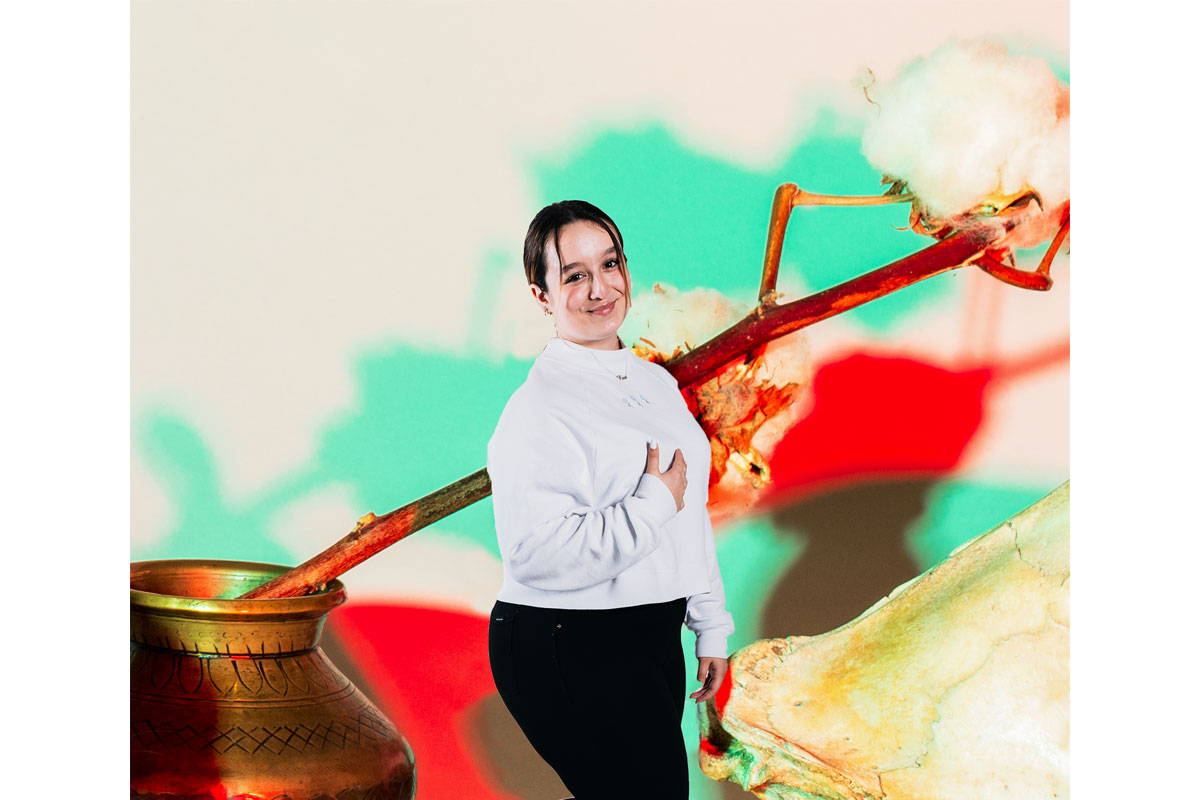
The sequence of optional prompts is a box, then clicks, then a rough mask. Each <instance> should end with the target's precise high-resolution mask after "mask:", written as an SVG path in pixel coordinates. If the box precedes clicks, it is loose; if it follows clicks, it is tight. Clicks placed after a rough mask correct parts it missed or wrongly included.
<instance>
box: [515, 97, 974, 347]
mask: <svg viewBox="0 0 1200 800" xmlns="http://www.w3.org/2000/svg"><path fill="white" fill-rule="evenodd" d="M844 128H845V124H844V123H842V122H841V121H840V120H838V119H837V118H836V117H835V116H834V115H833V114H832V113H831V112H829V111H825V112H822V113H821V114H820V115H819V117H818V119H817V121H816V123H815V126H814V128H813V131H814V132H812V133H810V134H809V135H807V136H806V137H805V138H804V139H803V140H802V141H800V142H798V143H797V144H796V146H795V148H794V149H793V150H792V152H791V153H790V154H789V155H788V156H787V157H786V158H785V159H784V160H783V161H782V162H781V163H779V164H777V165H772V166H770V167H768V168H766V169H763V170H752V169H747V168H743V167H740V166H737V165H734V164H732V163H729V162H727V161H723V160H721V159H718V158H713V157H710V156H706V155H704V154H702V153H699V152H696V151H694V150H690V149H688V148H687V147H686V146H684V145H683V144H682V143H680V141H679V140H678V139H677V138H676V137H675V136H674V135H673V134H671V133H670V132H669V131H668V130H667V129H666V128H665V127H663V126H662V125H660V124H649V125H645V126H642V127H640V128H636V129H633V130H624V131H606V132H602V133H600V134H598V135H596V136H595V138H594V139H592V140H591V141H589V142H580V143H578V144H577V145H576V146H574V147H572V148H571V156H570V158H569V159H568V160H566V161H547V160H543V161H535V162H534V163H533V164H532V166H531V169H532V171H533V172H534V175H535V178H536V181H537V183H538V185H539V187H540V192H541V197H542V201H543V202H544V203H551V202H554V201H557V200H564V199H572V198H581V199H586V200H589V201H590V202H593V203H595V204H596V205H597V206H599V207H600V208H603V209H604V210H605V211H606V212H607V213H608V214H609V215H610V216H612V218H613V219H615V220H616V221H617V224H618V225H620V227H621V233H622V235H623V237H624V239H625V242H626V245H627V248H626V250H627V255H628V257H629V264H630V273H631V275H632V277H633V279H634V282H635V291H637V290H638V288H639V287H640V288H642V289H646V288H649V285H651V284H653V283H654V282H656V281H661V282H665V283H670V284H673V285H675V286H677V287H680V288H681V289H686V288H689V287H693V286H707V287H711V288H713V289H717V290H718V291H720V292H723V293H725V294H727V295H729V296H731V297H733V298H735V299H740V300H743V301H745V302H753V301H754V299H755V296H756V294H757V291H758V283H759V279H760V277H761V275H762V260H763V249H764V247H765V245H766V235H767V224H768V222H769V219H770V213H771V201H772V199H773V198H774V195H775V189H776V188H777V187H778V186H779V185H780V184H781V183H787V182H791V183H796V184H798V185H799V186H800V187H801V188H803V189H806V190H808V191H812V192H818V193H825V194H864V195H870V194H878V193H879V192H880V191H881V187H880V182H879V181H880V175H879V173H878V172H876V171H875V170H874V169H873V168H872V167H871V166H870V164H868V163H867V161H866V159H865V158H863V156H862V154H861V152H860V141H859V134H858V133H857V132H855V133H852V134H849V133H837V132H830V131H839V130H842V129H844ZM907 215H908V206H907V205H896V206H875V207H863V208H830V207H823V208H798V209H796V210H795V212H793V214H792V219H791V223H790V226H789V228H788V233H787V238H786V239H785V240H784V249H783V254H782V258H781V261H780V275H781V277H784V276H799V278H800V279H801V281H802V282H803V283H804V284H805V285H806V286H807V287H809V290H810V291H817V290H821V289H825V288H828V287H830V286H833V285H835V284H837V283H841V282H842V281H846V280H849V279H850V278H853V277H855V276H857V275H860V274H862V273H864V272H868V271H870V270H872V269H875V268H876V267H880V266H883V265H884V264H887V263H890V262H891V261H894V260H896V259H898V258H901V257H903V256H906V255H909V254H910V253H913V252H915V251H917V250H919V249H922V248H924V247H928V246H929V245H930V244H932V243H933V242H932V240H931V239H929V238H927V237H922V236H917V235H916V234H914V233H912V232H911V231H897V230H895V228H897V227H903V226H905V225H907ZM949 278H950V276H938V277H935V278H932V279H930V280H927V281H924V282H922V283H920V284H917V285H915V286H912V287H908V288H906V289H904V290H902V291H901V292H899V293H897V294H895V295H892V296H890V297H887V298H883V299H880V300H877V301H874V302H872V303H870V304H868V305H867V306H864V307H862V308H859V309H855V310H853V311H850V312H847V313H846V314H845V315H843V318H844V319H846V320H851V321H853V322H856V323H858V324H860V325H863V326H865V327H867V328H870V329H872V330H877V331H886V330H889V329H891V328H893V327H894V326H895V325H896V324H897V323H899V322H901V321H902V320H903V319H905V318H906V317H908V316H909V315H911V314H913V313H915V312H917V311H919V310H920V309H922V308H925V307H927V306H929V305H930V304H934V303H938V302H943V301H945V300H947V299H949V298H952V297H953V296H955V293H956V285H955V283H954V282H953V281H952V280H949ZM784 299H785V300H786V299H796V298H786V297H785V298H784Z"/></svg>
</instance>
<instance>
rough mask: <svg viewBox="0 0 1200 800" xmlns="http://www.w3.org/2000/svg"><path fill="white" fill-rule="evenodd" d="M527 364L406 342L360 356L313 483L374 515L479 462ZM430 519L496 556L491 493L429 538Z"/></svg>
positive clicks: (325, 439)
mask: <svg viewBox="0 0 1200 800" xmlns="http://www.w3.org/2000/svg"><path fill="white" fill-rule="evenodd" d="M531 364H532V361H530V360H521V359H514V358H506V359H503V360H500V361H496V362H487V361H482V360H479V359H475V358H450V357H447V356H446V355H445V354H442V353H426V352H422V351H420V350H417V349H415V348H412V347H407V346H398V347H393V348H389V349H387V350H382V351H375V352H371V353H366V354H363V355H361V356H359V357H358V359H357V361H356V367H355V372H356V382H357V385H358V389H357V392H356V396H357V397H358V404H357V409H356V410H355V411H354V412H353V413H352V414H348V415H346V416H343V417H342V418H341V419H339V420H337V421H336V422H334V423H333V424H332V425H331V426H330V427H329V428H327V429H326V431H325V432H324V433H323V435H322V437H321V444H320V450H319V455H318V465H317V466H318V474H319V476H320V480H321V482H342V483H346V484H349V485H351V486H353V487H354V488H355V489H356V490H357V492H358V495H359V498H360V500H361V503H362V508H363V509H364V511H365V510H367V509H370V510H373V511H375V513H382V512H384V511H390V510H391V509H393V508H397V507H399V506H401V505H404V504H405V503H408V502H410V501H412V500H416V499H417V498H419V497H423V496H424V495H426V494H429V493H430V492H433V491H436V490H437V489H440V488H442V487H443V486H445V485H447V484H450V483H453V482H454V481H456V480H458V479H460V478H464V477H466V476H467V475H470V474H471V473H472V472H475V471H476V470H478V469H482V468H483V467H484V466H485V465H486V464H487V442H488V440H489V439H490V438H491V436H492V431H493V430H494V429H495V426H496V421H497V420H498V419H499V418H500V413H501V411H503V409H504V404H505V403H507V402H508V398H509V396H510V395H511V394H512V393H513V391H515V390H516V388H517V387H518V386H519V385H520V384H521V383H522V382H523V381H524V380H525V376H526V375H527V374H528V373H529V368H530V366H531ZM530 435H531V436H533V437H536V435H537V432H536V431H531V432H530ZM439 526H444V527H445V528H446V529H447V530H451V531H454V532H455V533H456V534H457V535H458V536H459V537H460V538H465V539H469V540H470V541H472V542H475V543H476V544H478V545H479V546H481V547H483V548H484V549H486V550H487V551H488V552H490V553H492V554H493V555H497V556H498V555H499V547H498V545H497V544H496V534H495V528H494V524H493V516H492V503H491V499H490V497H489V498H488V499H487V500H485V501H481V502H478V503H474V504H472V505H470V506H467V507H466V508H464V509H462V510H461V511H458V512H455V513H454V514H452V515H451V516H449V517H446V518H445V520H444V521H443V522H440V523H435V524H434V525H433V526H431V527H430V529H429V530H428V531H426V532H423V533H422V534H421V535H426V536H428V535H436V531H437V528H438V527H439Z"/></svg>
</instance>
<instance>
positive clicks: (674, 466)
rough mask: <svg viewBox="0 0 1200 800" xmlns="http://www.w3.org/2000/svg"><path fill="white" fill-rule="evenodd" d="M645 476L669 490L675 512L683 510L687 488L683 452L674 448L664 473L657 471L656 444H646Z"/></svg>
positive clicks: (685, 463) (685, 464)
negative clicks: (671, 458) (655, 480)
mask: <svg viewBox="0 0 1200 800" xmlns="http://www.w3.org/2000/svg"><path fill="white" fill-rule="evenodd" d="M645 474H646V475H653V476H654V477H656V478H658V479H660V480H661V481H662V482H663V483H665V484H666V485H667V488H668V489H670V490H671V496H673V497H674V498H675V510H676V511H682V510H683V490H684V489H686V488H687V462H686V461H684V460H683V451H682V450H680V449H679V448H678V447H677V448H675V458H674V459H673V460H672V461H671V468H670V469H668V470H667V471H666V472H659V471H658V442H654V443H649V442H647V443H646V472H645Z"/></svg>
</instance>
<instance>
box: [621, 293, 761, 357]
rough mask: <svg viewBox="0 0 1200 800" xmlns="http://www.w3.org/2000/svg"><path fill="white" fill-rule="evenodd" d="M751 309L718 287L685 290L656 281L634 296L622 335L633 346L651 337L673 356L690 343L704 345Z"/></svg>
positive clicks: (662, 349)
mask: <svg viewBox="0 0 1200 800" xmlns="http://www.w3.org/2000/svg"><path fill="white" fill-rule="evenodd" d="M749 312H750V306H749V305H747V304H746V303H741V302H738V301H736V300H731V299H729V298H728V297H726V296H725V295H723V294H721V293H720V292H718V291H717V290H715V289H706V288H697V289H690V290H688V291H686V292H681V291H679V290H678V289H676V288H675V287H674V286H671V285H669V284H663V283H656V284H654V288H653V289H652V290H651V291H649V292H641V293H640V294H637V295H635V296H634V298H633V308H631V309H630V310H629V317H628V319H627V320H626V321H625V324H624V325H622V326H621V338H622V339H623V340H624V341H625V343H626V344H628V345H629V346H631V347H632V346H633V345H635V344H642V343H643V342H641V341H640V340H641V339H646V340H649V341H650V342H653V343H654V349H655V350H658V351H659V352H660V353H663V354H664V355H666V356H670V355H671V354H672V353H674V352H675V348H676V347H679V348H680V349H682V350H684V351H686V350H687V349H688V346H689V345H690V346H691V347H697V346H698V345H701V344H703V343H704V342H706V341H708V340H709V339H711V338H712V337H714V336H716V335H717V334H718V333H720V332H721V331H723V330H725V329H726V328H728V327H729V326H730V325H733V324H734V323H735V322H737V321H738V320H739V319H741V318H742V317H744V316H745V315H746V314H748V313H749Z"/></svg>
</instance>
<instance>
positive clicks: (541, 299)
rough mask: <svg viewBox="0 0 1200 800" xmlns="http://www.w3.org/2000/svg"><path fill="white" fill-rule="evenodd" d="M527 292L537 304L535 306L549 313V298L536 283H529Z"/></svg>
mask: <svg viewBox="0 0 1200 800" xmlns="http://www.w3.org/2000/svg"><path fill="white" fill-rule="evenodd" d="M529 291H530V293H532V294H533V299H534V300H535V301H536V302H537V304H538V305H539V306H541V307H542V308H543V309H545V310H546V312H547V313H549V309H550V296H549V295H548V294H546V293H545V292H543V291H542V287H540V286H538V285H537V284H536V283H531V284H529Z"/></svg>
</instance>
